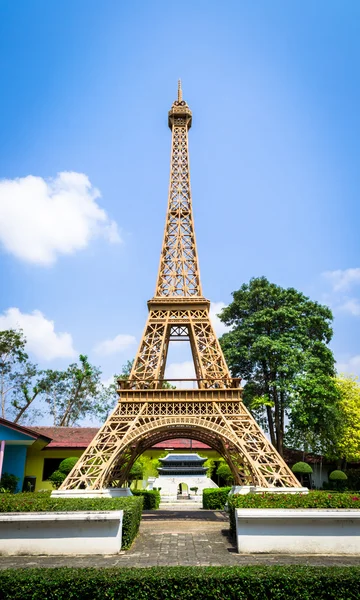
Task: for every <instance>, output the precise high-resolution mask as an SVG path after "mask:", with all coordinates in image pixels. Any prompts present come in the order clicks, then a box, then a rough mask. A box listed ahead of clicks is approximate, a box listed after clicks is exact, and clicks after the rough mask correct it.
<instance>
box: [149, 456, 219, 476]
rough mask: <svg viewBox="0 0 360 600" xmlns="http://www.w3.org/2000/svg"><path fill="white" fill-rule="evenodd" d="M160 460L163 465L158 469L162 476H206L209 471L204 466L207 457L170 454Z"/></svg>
mask: <svg viewBox="0 0 360 600" xmlns="http://www.w3.org/2000/svg"><path fill="white" fill-rule="evenodd" d="M159 460H160V462H161V464H162V466H161V467H160V468H159V469H158V471H159V474H160V475H170V476H173V477H177V476H178V475H205V474H206V471H207V468H206V467H204V466H203V465H204V462H205V461H206V460H207V459H206V457H205V458H201V456H199V455H198V454H168V455H167V456H165V458H160V459H159Z"/></svg>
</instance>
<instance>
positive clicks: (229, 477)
mask: <svg viewBox="0 0 360 600" xmlns="http://www.w3.org/2000/svg"><path fill="white" fill-rule="evenodd" d="M216 475H218V476H219V477H221V479H223V480H224V481H225V483H227V484H228V485H229V484H232V483H234V475H233V474H232V471H231V469H230V467H229V465H228V464H227V463H226V462H225V461H222V462H221V463H220V464H219V466H218V468H217V469H216Z"/></svg>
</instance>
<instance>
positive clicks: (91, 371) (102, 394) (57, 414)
mask: <svg viewBox="0 0 360 600" xmlns="http://www.w3.org/2000/svg"><path fill="white" fill-rule="evenodd" d="M79 361H80V364H78V363H73V364H71V365H69V367H68V368H67V369H66V370H65V371H52V370H48V371H46V377H47V387H46V402H47V403H48V404H49V407H50V413H51V415H52V416H53V419H54V425H57V426H59V427H70V426H72V425H75V424H76V423H77V422H78V421H79V419H82V418H84V417H89V416H90V417H96V418H101V419H104V418H106V416H107V414H108V413H109V410H110V408H111V407H112V405H113V403H114V399H113V394H112V391H111V390H109V388H107V387H105V386H104V385H103V384H102V382H101V371H100V369H98V368H97V367H94V366H93V365H91V364H90V363H89V361H88V358H87V356H84V355H82V354H80V357H79Z"/></svg>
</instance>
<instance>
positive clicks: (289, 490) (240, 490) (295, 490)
mask: <svg viewBox="0 0 360 600" xmlns="http://www.w3.org/2000/svg"><path fill="white" fill-rule="evenodd" d="M265 493H266V494H308V493H309V490H308V488H307V487H266V488H265V487H260V486H257V485H233V486H232V488H231V490H230V492H229V496H232V495H233V494H240V495H241V496H244V495H245V494H265Z"/></svg>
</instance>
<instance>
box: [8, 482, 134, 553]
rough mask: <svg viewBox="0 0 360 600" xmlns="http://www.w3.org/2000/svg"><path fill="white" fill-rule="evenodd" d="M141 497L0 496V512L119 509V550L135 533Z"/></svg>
mask: <svg viewBox="0 0 360 600" xmlns="http://www.w3.org/2000/svg"><path fill="white" fill-rule="evenodd" d="M142 507H143V499H142V498H133V497H132V496H129V497H125V498H51V496H50V492H24V493H22V494H15V495H14V496H13V495H12V494H1V496H0V513H2V512H47V511H48V512H55V511H56V512H57V511H65V512H66V511H76V510H123V511H124V515H123V530H122V548H123V549H124V550H126V549H127V548H130V546H131V544H132V542H133V540H134V538H135V537H136V535H137V532H138V530H139V525H140V521H141V513H142Z"/></svg>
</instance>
